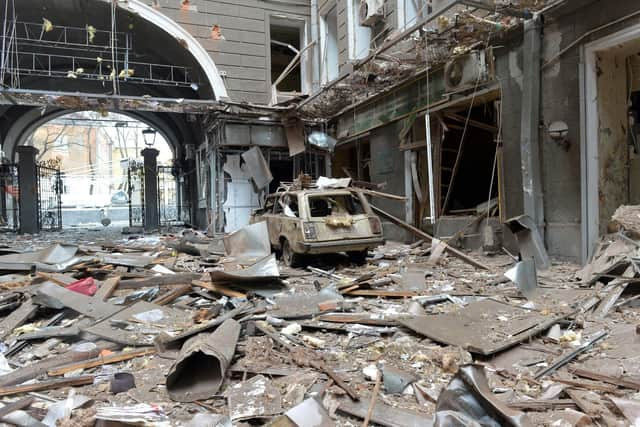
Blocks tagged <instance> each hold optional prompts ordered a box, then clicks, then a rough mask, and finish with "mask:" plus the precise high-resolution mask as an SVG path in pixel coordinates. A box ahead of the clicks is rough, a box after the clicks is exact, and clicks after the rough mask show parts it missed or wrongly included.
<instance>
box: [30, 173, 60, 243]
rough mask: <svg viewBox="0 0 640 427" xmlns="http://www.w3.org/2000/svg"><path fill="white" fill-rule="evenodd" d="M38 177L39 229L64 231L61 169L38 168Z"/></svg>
mask: <svg viewBox="0 0 640 427" xmlns="http://www.w3.org/2000/svg"><path fill="white" fill-rule="evenodd" d="M36 170H37V176H38V229H39V230H42V231H58V230H61V229H62V179H61V177H60V169H53V168H50V167H47V166H42V165H38V166H37V167H36Z"/></svg>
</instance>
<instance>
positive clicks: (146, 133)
mask: <svg viewBox="0 0 640 427" xmlns="http://www.w3.org/2000/svg"><path fill="white" fill-rule="evenodd" d="M156 133H157V132H156V131H155V130H153V129H151V128H147V129H145V130H143V131H142V137H143V138H144V145H146V146H147V147H153V146H154V145H155V143H156Z"/></svg>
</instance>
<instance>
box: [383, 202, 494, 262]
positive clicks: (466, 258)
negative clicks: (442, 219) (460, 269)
mask: <svg viewBox="0 0 640 427" xmlns="http://www.w3.org/2000/svg"><path fill="white" fill-rule="evenodd" d="M370 206H371V209H373V211H374V212H375V213H377V214H378V215H380V216H381V217H383V218H386V219H388V220H389V221H391V222H392V223H394V224H396V225H397V226H399V227H402V228H404V229H405V230H408V231H410V232H412V233H413V234H415V235H416V236H418V237H420V238H421V239H424V240H425V241H427V242H428V243H431V241H432V240H433V236H431V235H429V234H427V233H425V232H424V231H422V230H420V229H418V228H416V227H414V226H413V225H411V224H408V223H406V222H404V221H402V220H401V219H399V218H396V217H395V216H393V215H391V214H390V213H387V212H385V211H383V210H382V209H380V208H377V207H375V206H373V205H370ZM445 250H446V251H447V253H449V254H451V255H453V256H454V257H456V258H459V259H460V260H462V261H464V262H466V263H467V264H469V265H472V266H474V267H476V268H479V269H481V270H490V268H489V267H488V266H487V265H485V264H483V263H481V262H479V261H476V260H474V259H473V258H471V257H469V256H468V255H466V254H465V253H463V252H461V251H459V250H458V249H455V248H452V247H451V246H449V245H447V246H446V248H445Z"/></svg>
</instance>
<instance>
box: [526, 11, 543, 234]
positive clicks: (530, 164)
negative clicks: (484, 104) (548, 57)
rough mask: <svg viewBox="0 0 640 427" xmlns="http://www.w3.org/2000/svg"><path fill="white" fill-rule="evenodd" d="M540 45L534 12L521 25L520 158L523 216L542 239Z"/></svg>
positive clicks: (538, 19)
mask: <svg viewBox="0 0 640 427" xmlns="http://www.w3.org/2000/svg"><path fill="white" fill-rule="evenodd" d="M541 46H542V17H541V15H540V14H538V13H537V14H535V15H534V16H533V18H532V19H529V20H527V21H526V22H525V23H524V43H523V46H522V51H523V54H524V59H523V70H524V72H523V79H522V80H523V86H522V111H521V135H520V136H521V138H520V158H521V166H522V190H523V196H524V213H525V215H528V216H529V217H531V219H533V221H534V223H535V224H536V226H537V227H538V230H539V231H540V235H541V236H542V238H543V240H544V235H545V234H544V232H545V219H544V196H543V188H542V176H541V165H540V75H541V71H542V69H541V58H542V55H541Z"/></svg>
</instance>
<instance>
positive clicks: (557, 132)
mask: <svg viewBox="0 0 640 427" xmlns="http://www.w3.org/2000/svg"><path fill="white" fill-rule="evenodd" d="M547 132H548V133H549V136H550V137H551V139H553V140H554V141H555V142H556V143H557V144H558V145H560V146H561V147H562V148H564V149H565V150H568V149H569V145H570V142H569V126H568V125H567V124H566V123H565V122H563V121H557V122H553V123H551V124H550V125H549V127H548V128H547Z"/></svg>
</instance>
